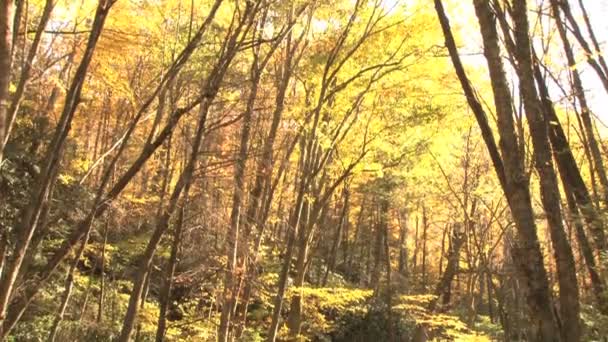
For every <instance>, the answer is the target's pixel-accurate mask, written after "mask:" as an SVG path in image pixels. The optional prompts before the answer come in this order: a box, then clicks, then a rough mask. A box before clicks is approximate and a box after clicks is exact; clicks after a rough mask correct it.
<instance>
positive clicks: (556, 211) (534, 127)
mask: <svg viewBox="0 0 608 342" xmlns="http://www.w3.org/2000/svg"><path fill="white" fill-rule="evenodd" d="M513 21H514V23H515V28H514V31H515V51H514V53H515V58H516V60H517V61H518V63H517V66H518V67H517V68H516V71H517V74H518V76H519V82H520V88H521V91H522V96H523V102H524V107H525V109H526V116H527V121H528V126H529V128H530V135H531V136H532V144H533V146H534V156H535V159H536V160H535V161H536V163H535V166H536V169H537V171H538V174H539V178H540V192H541V201H542V204H543V208H544V211H545V214H546V218H547V222H548V225H549V231H550V235H551V241H552V244H553V252H554V257H555V263H556V267H557V277H558V284H559V303H560V305H559V310H560V315H561V322H562V328H563V329H562V338H563V340H564V341H573V342H574V341H579V340H580V339H581V321H580V303H579V292H578V283H577V279H576V267H575V263H574V255H573V253H572V247H571V246H570V242H569V241H568V237H567V235H566V231H565V229H564V225H563V218H562V213H561V201H560V195H559V186H558V183H557V175H556V174H555V169H554V167H553V159H552V156H551V147H550V145H549V139H548V137H547V133H548V126H547V123H546V122H545V120H544V119H543V108H542V105H541V103H540V101H539V96H538V93H537V90H536V85H535V82H534V69H533V65H532V64H533V62H532V53H531V46H532V45H531V42H530V35H529V34H530V33H529V24H528V13H527V3H526V0H514V1H513Z"/></svg>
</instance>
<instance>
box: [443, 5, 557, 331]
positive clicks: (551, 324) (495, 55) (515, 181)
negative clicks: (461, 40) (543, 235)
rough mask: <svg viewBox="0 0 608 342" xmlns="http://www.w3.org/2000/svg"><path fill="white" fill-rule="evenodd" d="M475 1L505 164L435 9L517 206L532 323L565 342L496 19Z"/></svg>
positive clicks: (519, 258) (519, 259) (520, 261)
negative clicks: (555, 309)
mask: <svg viewBox="0 0 608 342" xmlns="http://www.w3.org/2000/svg"><path fill="white" fill-rule="evenodd" d="M474 5H475V11H476V14H477V17H478V19H479V23H480V26H481V33H482V39H483V43H484V54H485V57H486V59H487V61H488V67H489V71H490V76H491V77H490V80H491V83H492V89H493V92H494V100H495V105H496V111H497V118H498V130H499V133H500V136H501V142H500V147H501V150H502V158H504V163H503V159H502V158H501V156H500V154H499V153H498V150H497V148H496V144H495V140H494V138H493V135H492V133H491V130H490V129H489V126H488V124H487V115H485V111H484V110H483V107H482V106H481V104H480V103H479V101H478V100H477V97H476V96H475V93H474V91H473V90H472V87H471V85H470V82H469V80H468V78H467V77H466V74H465V72H464V68H463V67H462V63H461V61H460V57H459V56H458V51H457V48H456V44H455V42H454V38H453V36H452V33H451V29H450V26H449V22H448V19H447V16H446V15H445V11H444V9H443V5H442V3H441V1H440V0H435V8H436V10H437V14H438V17H439V20H440V23H441V26H442V30H443V33H444V37H445V38H446V46H447V47H448V51H449V53H450V57H451V59H452V62H453V64H454V67H455V69H456V71H457V75H458V78H459V80H460V83H461V85H462V87H463V90H464V92H465V94H466V97H467V101H468V102H469V105H470V107H471V109H472V111H473V112H474V114H475V117H476V119H477V122H478V124H479V126H480V128H481V130H482V136H483V138H484V141H485V143H486V147H487V148H488V150H489V152H490V156H491V158H492V162H493V164H494V169H495V171H496V173H497V176H498V179H499V180H500V182H501V185H502V187H503V190H504V192H505V195H506V197H507V201H508V203H509V207H510V208H511V214H512V215H513V218H514V220H515V223H516V228H517V232H518V235H519V245H518V246H517V247H515V248H513V249H512V254H513V256H514V260H515V261H516V265H517V269H518V271H519V274H520V276H521V278H522V280H523V281H524V283H525V284H526V288H527V290H528V294H527V303H528V308H529V312H530V315H531V317H532V322H531V325H532V326H533V327H534V329H535V330H536V332H535V333H536V338H538V339H539V340H545V341H559V339H560V335H559V329H558V326H557V321H556V319H555V317H554V314H553V311H552V310H551V307H552V305H551V293H550V291H549V283H548V280H547V273H546V270H545V267H544V264H543V258H542V253H541V251H540V244H539V242H538V237H537V235H536V225H535V222H534V214H533V212H532V203H531V199H530V193H529V187H528V183H527V179H526V177H525V172H524V169H523V161H522V156H521V155H520V153H519V143H518V139H517V136H516V134H515V125H514V123H513V113H512V108H511V99H510V95H509V94H510V93H509V87H508V84H507V81H506V76H505V74H504V69H503V66H502V60H501V56H500V49H499V47H498V34H497V32H496V26H495V22H494V18H493V16H492V14H491V13H492V11H491V9H490V7H489V4H488V3H487V2H484V1H481V0H475V1H474Z"/></svg>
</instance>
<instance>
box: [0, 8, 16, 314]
mask: <svg viewBox="0 0 608 342" xmlns="http://www.w3.org/2000/svg"><path fill="white" fill-rule="evenodd" d="M13 7H14V4H13V0H4V1H2V3H0V142H3V141H4V140H5V139H6V137H7V130H8V126H7V118H8V115H7V114H8V108H9V107H8V106H9V103H8V101H9V85H10V82H11V65H12V63H11V61H12V50H13V10H14V8H13ZM3 151H4V144H2V145H0V166H1V165H2V159H3ZM3 314H4V311H2V312H0V316H2V315H3Z"/></svg>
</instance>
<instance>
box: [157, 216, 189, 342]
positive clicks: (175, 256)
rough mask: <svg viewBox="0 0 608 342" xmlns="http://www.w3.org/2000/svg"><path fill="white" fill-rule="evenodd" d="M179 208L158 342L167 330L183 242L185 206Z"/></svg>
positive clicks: (163, 299)
mask: <svg viewBox="0 0 608 342" xmlns="http://www.w3.org/2000/svg"><path fill="white" fill-rule="evenodd" d="M179 210H180V211H179V216H178V218H177V222H176V224H175V228H174V229H175V231H174V233H173V243H172V244H171V255H170V257H169V260H168V262H167V265H166V270H165V279H164V282H163V287H162V289H161V292H160V304H159V306H160V310H159V314H158V325H157V329H156V342H162V341H163V340H164V338H165V333H166V330H167V310H168V308H169V303H170V301H171V289H172V286H173V277H174V276H175V268H176V267H177V262H178V260H177V259H178V253H179V248H180V245H181V242H182V230H183V225H184V211H185V209H184V206H182V207H181V208H180V209H179Z"/></svg>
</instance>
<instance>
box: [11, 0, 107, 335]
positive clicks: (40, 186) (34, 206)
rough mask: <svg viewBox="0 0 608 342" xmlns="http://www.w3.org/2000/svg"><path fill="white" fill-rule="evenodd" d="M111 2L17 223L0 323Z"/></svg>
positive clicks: (103, 5) (102, 11) (99, 14)
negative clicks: (16, 233)
mask: <svg viewBox="0 0 608 342" xmlns="http://www.w3.org/2000/svg"><path fill="white" fill-rule="evenodd" d="M113 4H114V1H111V0H100V1H99V4H98V6H97V10H96V12H95V18H94V21H93V25H92V28H91V33H90V35H89V40H88V43H87V46H86V49H85V50H84V53H83V57H82V60H81V62H80V65H79V66H78V69H77V70H76V73H75V74H74V78H73V81H72V83H71V85H70V88H69V89H68V91H67V93H66V97H65V105H64V108H63V112H62V114H61V118H60V119H59V123H58V125H57V128H56V130H55V133H54V136H53V139H52V141H51V144H50V146H49V148H48V151H47V153H46V157H45V161H44V163H43V168H42V171H41V173H40V175H39V176H38V177H37V179H36V181H35V185H34V187H33V192H32V199H31V201H30V203H29V204H28V205H27V206H26V207H25V208H24V210H23V212H22V215H21V218H20V222H19V223H18V231H19V236H18V239H17V244H16V246H15V250H14V252H13V258H12V260H11V263H10V264H9V265H8V268H7V270H6V273H5V274H4V275H3V277H2V281H1V285H0V324H2V325H4V321H5V315H6V310H7V307H8V304H9V299H10V298H11V296H12V293H13V287H14V285H15V280H16V279H17V276H18V274H19V271H20V270H21V265H22V262H23V260H24V258H25V255H26V252H27V249H28V246H29V243H30V241H31V239H32V235H33V233H34V231H35V230H36V228H37V226H38V221H39V218H40V215H41V212H42V209H43V208H44V205H45V203H46V201H47V200H48V198H49V196H50V194H49V188H50V187H51V184H52V183H53V182H54V179H55V178H56V177H57V170H58V169H59V164H60V162H61V155H62V152H63V148H64V146H65V141H66V138H67V136H68V133H69V131H70V127H71V123H72V119H73V117H74V114H75V112H76V108H77V106H78V103H79V101H80V95H81V92H82V87H83V84H84V80H85V77H86V75H87V71H88V68H89V65H90V63H91V60H92V58H93V53H94V51H95V47H96V45H97V42H98V40H99V37H100V36H101V32H102V30H103V27H104V24H105V20H106V18H107V15H108V13H109V11H110V8H111V7H112V5H113ZM2 119H5V118H2ZM2 141H3V140H2ZM0 329H2V331H1V333H0V338H2V337H4V336H5V335H6V331H5V329H3V328H1V327H0Z"/></svg>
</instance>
